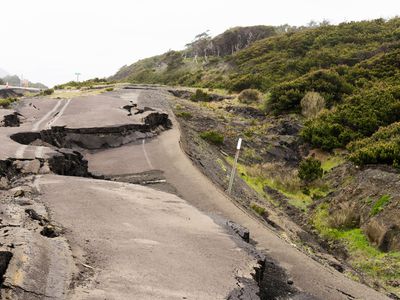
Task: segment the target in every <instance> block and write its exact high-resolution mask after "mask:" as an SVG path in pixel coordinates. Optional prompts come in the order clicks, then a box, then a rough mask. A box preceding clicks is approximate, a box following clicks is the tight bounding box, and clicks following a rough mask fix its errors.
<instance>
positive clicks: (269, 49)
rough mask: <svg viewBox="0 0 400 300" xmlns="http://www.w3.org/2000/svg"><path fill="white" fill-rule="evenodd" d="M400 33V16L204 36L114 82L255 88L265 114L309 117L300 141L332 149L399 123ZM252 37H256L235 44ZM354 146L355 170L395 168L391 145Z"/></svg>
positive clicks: (125, 72) (141, 63) (145, 62)
mask: <svg viewBox="0 0 400 300" xmlns="http://www.w3.org/2000/svg"><path fill="white" fill-rule="evenodd" d="M399 28H400V18H393V19H391V20H384V19H377V20H373V21H362V22H350V23H341V24H339V25H336V26H332V25H329V24H327V23H323V24H319V25H318V26H314V25H313V26H309V27H301V28H296V27H290V26H279V27H268V26H261V27H249V28H245V29H244V28H235V29H232V30H229V31H227V32H225V33H223V34H222V35H220V36H218V37H215V38H211V37H209V36H208V34H207V33H202V34H200V35H198V36H197V37H196V39H195V41H194V42H193V43H190V44H188V45H187V49H185V50H183V51H170V52H168V53H165V54H163V55H159V56H155V57H152V58H148V59H145V60H141V61H139V62H137V63H135V64H133V65H131V66H125V67H123V68H121V70H120V71H119V72H118V73H117V74H116V75H115V76H114V77H113V79H115V80H128V81H130V82H134V83H161V84H169V85H181V86H195V87H202V88H212V89H218V88H223V89H227V90H230V91H237V92H241V91H243V90H246V89H257V90H259V91H260V92H262V93H264V94H268V99H267V100H266V101H265V102H264V104H263V105H262V106H263V109H265V111H266V112H270V113H273V114H287V113H300V112H303V114H304V116H305V117H306V118H308V121H307V122H306V124H305V128H304V130H303V131H302V136H303V138H304V140H305V141H306V142H308V143H310V144H311V145H312V146H313V147H317V148H321V149H323V150H328V151H331V150H332V149H335V148H346V146H347V145H348V144H349V143H350V142H354V141H358V140H362V139H364V138H368V137H370V136H371V135H373V134H374V133H375V132H376V131H377V130H378V129H379V128H380V127H384V126H388V125H390V124H392V123H394V122H400V104H399V103H400V101H399V100H400V88H399V87H398V82H399V80H400V63H399V62H400V42H399V38H400V31H399ZM250 36H255V37H256V38H254V39H248V42H247V43H246V44H242V43H241V42H240V41H244V40H246V39H243V38H244V37H246V38H249V37H250ZM229 49H235V51H233V53H232V51H230V50H229ZM316 95H318V97H317V96H316ZM194 99H198V100H197V101H203V100H204V99H207V94H206V93H205V92H200V90H199V91H197V92H196V95H195V96H194ZM242 101H245V102H247V101H249V100H247V99H245V98H244V97H242ZM302 101H303V103H302ZM355 148H357V149H355V150H354V151H352V153H353V154H352V155H353V156H351V157H352V159H353V160H354V161H357V162H359V163H360V164H361V163H388V164H393V165H397V164H398V157H397V156H398V155H397V153H398V152H399V151H398V150H397V146H396V144H395V143H394V142H390V141H389V139H387V141H385V142H376V143H375V145H372V146H371V147H370V148H369V149H366V148H365V147H358V146H356V147H355ZM361 148H363V149H361ZM355 153H356V154H355Z"/></svg>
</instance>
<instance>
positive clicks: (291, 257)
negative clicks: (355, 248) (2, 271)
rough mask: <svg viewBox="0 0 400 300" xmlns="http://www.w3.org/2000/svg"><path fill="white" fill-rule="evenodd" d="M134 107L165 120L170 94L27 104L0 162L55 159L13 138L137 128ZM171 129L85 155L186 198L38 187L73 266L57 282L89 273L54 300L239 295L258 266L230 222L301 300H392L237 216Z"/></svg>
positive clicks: (48, 183) (95, 187)
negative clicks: (157, 180) (130, 112)
mask: <svg viewBox="0 0 400 300" xmlns="http://www.w3.org/2000/svg"><path fill="white" fill-rule="evenodd" d="M132 103H134V104H135V103H137V104H138V105H139V106H149V107H154V108H160V109H164V110H168V111H169V108H168V100H167V95H166V93H164V92H163V91H157V90H155V91H152V90H126V91H125V90H124V91H116V92H112V93H109V94H107V95H100V96H90V97H85V98H76V99H72V100H67V99H60V100H48V99H47V100H46V99H34V100H31V99H28V100H24V105H23V106H21V107H20V109H19V112H20V113H21V114H22V115H23V116H24V123H23V125H22V126H21V127H9V128H0V143H1V145H2V146H1V150H2V151H1V153H0V160H1V159H6V158H10V157H12V158H15V159H34V158H46V157H48V156H51V155H52V153H53V152H54V150H52V149H51V148H49V147H46V146H43V145H42V146H33V145H21V144H19V143H17V142H14V141H12V140H10V138H9V136H10V135H11V134H13V133H16V132H22V131H40V130H43V129H46V128H50V127H52V126H66V127H68V128H96V127H113V126H119V125H123V124H126V123H127V122H130V123H135V122H139V121H140V120H139V117H137V118H135V116H127V113H126V110H124V109H122V108H121V107H122V106H124V105H127V104H132ZM169 113H171V112H170V111H169ZM172 121H173V127H172V129H170V130H167V131H164V132H162V133H160V134H159V135H158V136H155V137H152V138H141V139H139V140H137V141H136V142H133V143H129V144H126V145H121V146H120V147H116V148H110V149H103V150H94V151H84V153H85V158H86V159H87V160H88V161H89V171H91V172H92V173H94V174H101V175H107V176H112V175H129V174H135V173H140V172H148V171H152V170H153V171H154V170H159V171H162V172H163V174H164V176H165V179H166V181H167V183H168V184H170V185H171V186H173V187H174V189H175V190H176V194H177V195H179V196H180V197H177V196H176V195H173V194H170V193H165V192H162V191H156V190H154V189H151V188H149V187H143V186H138V185H132V184H128V183H120V182H110V181H103V180H95V179H90V178H76V177H66V176H56V175H38V176H36V177H35V180H34V184H33V185H34V186H35V188H36V189H38V190H39V191H40V201H41V202H42V203H43V204H44V205H45V206H46V207H47V208H48V211H49V214H50V216H51V218H52V219H54V220H55V221H56V222H57V223H58V224H59V225H60V226H62V227H63V228H64V233H63V238H65V239H66V241H67V242H68V244H69V245H70V247H71V250H70V251H71V253H70V255H71V256H72V257H73V259H74V260H73V261H74V263H75V266H73V265H71V262H69V263H65V264H64V265H66V266H70V267H69V268H70V269H68V268H67V267H66V269H68V270H65V272H64V273H63V274H58V275H57V276H59V278H61V279H62V278H70V277H71V276H72V275H70V274H74V273H76V272H77V270H76V265H77V262H84V263H83V264H84V265H87V267H86V269H89V270H90V271H91V272H92V273H91V274H90V276H89V278H88V279H87V280H86V279H85V280H83V283H82V284H77V285H76V286H74V288H73V290H72V292H71V290H70V289H69V287H66V286H64V288H58V290H59V291H60V292H59V293H58V294H55V295H56V298H60V299H62V298H63V297H67V298H72V299H224V298H226V297H227V295H228V294H229V292H230V291H232V290H233V289H235V288H237V286H238V282H237V280H236V277H249V276H250V275H249V274H250V272H251V271H252V268H253V266H254V258H252V257H251V256H249V255H248V254H247V252H246V251H245V250H244V249H243V247H241V246H240V243H238V242H237V241H236V240H235V238H233V237H231V236H230V235H229V234H228V233H227V231H226V230H225V229H224V228H223V227H222V226H220V225H219V224H217V223H218V222H217V223H216V222H215V220H216V219H227V220H233V221H234V222H236V223H238V224H240V225H243V226H245V227H247V228H248V229H249V230H250V233H251V237H252V238H253V239H254V240H255V241H256V242H257V248H258V249H260V250H263V251H265V252H266V253H267V254H268V255H269V256H271V257H272V258H273V259H274V260H276V261H277V262H279V264H280V266H281V267H283V268H284V269H285V270H286V272H287V273H288V275H289V277H290V278H291V279H292V280H293V282H294V285H295V286H296V288H298V289H299V290H300V291H301V292H302V293H303V294H302V295H303V296H302V297H303V299H305V298H309V299H387V297H385V296H384V295H382V294H380V293H378V292H376V291H375V290H373V289H371V288H368V287H366V286H364V285H362V284H360V283H357V282H354V281H352V280H350V279H348V278H347V277H345V276H344V275H343V274H341V273H339V272H337V271H336V270H334V269H332V268H329V267H325V266H323V265H321V264H319V263H318V262H316V261H314V260H313V259H311V258H310V257H308V256H307V255H305V254H304V253H302V252H300V251H299V250H297V249H296V248H295V247H294V246H293V245H289V244H288V243H287V242H286V241H284V240H283V239H281V238H280V237H278V236H277V235H276V234H275V233H274V232H273V231H271V230H269V229H268V228H267V227H265V226H264V225H263V224H261V223H260V222H259V221H257V220H255V219H253V218H252V217H251V216H249V215H248V214H247V213H246V212H245V211H243V210H242V209H241V208H239V207H238V206H236V205H235V204H234V203H233V202H232V201H231V200H230V199H229V198H228V197H227V196H226V195H225V194H224V193H223V192H222V191H220V190H219V189H218V188H217V187H216V186H214V185H213V184H212V182H210V180H209V179H208V178H206V177H205V176H204V175H203V174H202V173H201V172H200V171H199V170H198V169H197V168H196V167H195V166H194V165H193V164H192V162H191V161H190V160H189V158H188V157H187V156H186V155H185V154H184V152H183V151H182V150H181V148H180V144H179V139H180V131H179V126H178V124H177V122H176V121H175V120H174V118H173V117H172ZM65 255H69V254H68V253H67V254H65ZM54 267H59V266H57V264H54ZM48 268H49V269H51V268H52V267H51V265H49V266H48ZM48 273H50V272H48ZM53 273H54V272H53ZM61 273H62V272H61ZM89 273H90V272H89ZM9 280H11V279H9ZM21 282H22V283H21V284H23V280H22V281H21ZM50 290H51V288H50ZM39 298H40V297H39Z"/></svg>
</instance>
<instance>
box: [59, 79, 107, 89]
mask: <svg viewBox="0 0 400 300" xmlns="http://www.w3.org/2000/svg"><path fill="white" fill-rule="evenodd" d="M108 84H115V81H109V80H107V79H105V78H94V79H89V80H86V81H79V82H78V81H70V82H67V83H64V84H60V85H56V86H54V89H56V90H63V89H80V88H83V87H86V88H91V87H93V86H95V85H108Z"/></svg>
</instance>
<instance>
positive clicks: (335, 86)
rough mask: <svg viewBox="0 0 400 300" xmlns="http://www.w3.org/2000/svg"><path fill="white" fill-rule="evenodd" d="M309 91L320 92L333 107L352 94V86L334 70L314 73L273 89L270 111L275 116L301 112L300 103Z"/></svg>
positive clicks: (328, 104)
mask: <svg viewBox="0 0 400 300" xmlns="http://www.w3.org/2000/svg"><path fill="white" fill-rule="evenodd" d="M307 91H314V92H318V93H319V94H321V96H322V97H323V98H324V99H325V100H326V103H327V106H328V107H331V106H332V105H333V104H335V103H338V102H341V101H342V99H343V97H344V96H345V95H347V94H350V93H351V91H352V86H351V85H350V84H348V83H347V82H346V81H345V80H344V79H343V78H342V77H341V76H340V75H339V74H338V73H337V72H336V71H334V70H319V71H316V72H312V73H309V74H307V75H305V76H302V77H300V78H298V79H296V80H293V81H290V82H285V83H282V84H279V85H276V86H275V87H274V88H272V90H271V98H270V101H269V105H270V107H269V110H270V111H271V112H273V113H275V114H280V113H288V112H300V103H301V100H302V99H303V98H304V96H305V95H306V93H307Z"/></svg>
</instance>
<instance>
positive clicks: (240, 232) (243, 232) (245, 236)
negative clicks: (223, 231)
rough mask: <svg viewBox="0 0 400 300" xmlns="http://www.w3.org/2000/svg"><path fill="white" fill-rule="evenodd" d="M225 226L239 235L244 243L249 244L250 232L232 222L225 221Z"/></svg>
mask: <svg viewBox="0 0 400 300" xmlns="http://www.w3.org/2000/svg"><path fill="white" fill-rule="evenodd" d="M226 225H227V226H228V227H229V228H231V229H232V230H233V231H234V232H235V233H236V234H237V235H239V236H240V237H241V238H242V240H243V241H245V242H246V243H249V242H250V231H249V230H248V229H247V228H246V227H243V226H241V225H239V224H237V223H235V222H233V221H227V222H226Z"/></svg>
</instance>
